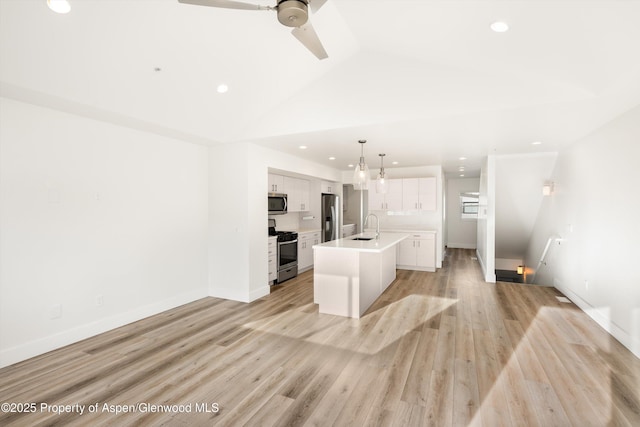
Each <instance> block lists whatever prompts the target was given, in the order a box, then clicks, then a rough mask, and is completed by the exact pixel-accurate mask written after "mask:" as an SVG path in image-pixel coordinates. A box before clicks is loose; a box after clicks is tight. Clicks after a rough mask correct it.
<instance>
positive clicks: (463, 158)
mask: <svg viewBox="0 0 640 427" xmlns="http://www.w3.org/2000/svg"><path fill="white" fill-rule="evenodd" d="M458 160H467V158H466V157H460V158H459V159H458Z"/></svg>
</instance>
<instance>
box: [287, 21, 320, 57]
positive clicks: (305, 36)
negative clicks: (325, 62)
mask: <svg viewBox="0 0 640 427" xmlns="http://www.w3.org/2000/svg"><path fill="white" fill-rule="evenodd" d="M291 34H293V35H294V37H295V38H297V39H298V40H300V43H302V44H303V45H304V46H305V47H306V48H307V49H309V50H310V51H311V53H313V54H314V55H315V56H316V57H317V58H318V59H325V58H328V57H329V55H327V51H326V50H324V47H323V46H322V43H321V42H320V39H319V38H318V35H317V34H316V31H315V30H314V29H313V26H312V25H311V21H307V23H306V24H304V25H302V26H300V27H297V28H294V29H293V31H291Z"/></svg>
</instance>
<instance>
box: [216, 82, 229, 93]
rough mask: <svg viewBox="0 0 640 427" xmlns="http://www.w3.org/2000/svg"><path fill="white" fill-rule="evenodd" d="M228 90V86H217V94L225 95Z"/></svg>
mask: <svg viewBox="0 0 640 427" xmlns="http://www.w3.org/2000/svg"><path fill="white" fill-rule="evenodd" d="M228 90H229V86H227V85H226V84H224V83H223V84H220V85H218V89H217V91H218V93H227V91H228Z"/></svg>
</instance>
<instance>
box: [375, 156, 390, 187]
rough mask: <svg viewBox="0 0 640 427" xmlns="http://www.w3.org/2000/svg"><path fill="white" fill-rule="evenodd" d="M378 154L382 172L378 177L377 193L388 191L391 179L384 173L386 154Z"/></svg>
mask: <svg viewBox="0 0 640 427" xmlns="http://www.w3.org/2000/svg"><path fill="white" fill-rule="evenodd" d="M378 156H380V172H378V178H376V193H386V192H387V189H388V188H389V180H388V179H387V177H386V175H385V173H384V154H378Z"/></svg>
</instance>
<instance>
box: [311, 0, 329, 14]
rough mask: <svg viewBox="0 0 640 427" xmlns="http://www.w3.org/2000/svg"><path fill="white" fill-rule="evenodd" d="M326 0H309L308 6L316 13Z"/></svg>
mask: <svg viewBox="0 0 640 427" xmlns="http://www.w3.org/2000/svg"><path fill="white" fill-rule="evenodd" d="M326 2H327V0H309V6H310V7H311V11H312V12H313V13H316V12H317V11H318V10H319V9H320V8H321V7H322V5H323V4H325V3H326Z"/></svg>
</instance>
